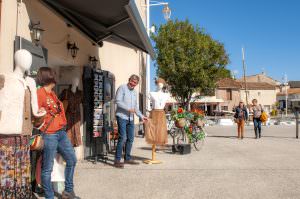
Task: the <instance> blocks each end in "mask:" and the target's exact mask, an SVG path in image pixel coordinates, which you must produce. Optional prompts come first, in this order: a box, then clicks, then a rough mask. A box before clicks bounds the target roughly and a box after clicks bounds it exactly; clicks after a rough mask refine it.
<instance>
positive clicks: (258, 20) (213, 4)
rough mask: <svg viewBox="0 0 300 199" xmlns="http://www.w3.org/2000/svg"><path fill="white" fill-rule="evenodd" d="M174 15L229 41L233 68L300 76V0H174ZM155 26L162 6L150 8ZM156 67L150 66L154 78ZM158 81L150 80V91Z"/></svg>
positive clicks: (161, 20)
mask: <svg viewBox="0 0 300 199" xmlns="http://www.w3.org/2000/svg"><path fill="white" fill-rule="evenodd" d="M168 2H169V5H170V8H171V9H172V16H171V19H173V20H174V19H176V18H177V19H180V20H185V19H188V20H189V21H190V22H191V23H192V24H199V25H200V26H201V27H203V28H204V29H205V30H206V32H207V33H209V34H211V35H212V37H213V38H214V39H216V40H218V41H220V42H222V43H223V44H224V45H225V48H226V51H227V53H228V54H229V56H230V64H229V65H228V66H227V68H228V69H230V70H232V71H233V70H236V71H238V73H237V76H238V77H240V76H241V75H242V55H241V47H242V46H244V48H245V58H246V66H247V71H246V74H247V75H253V74H258V73H261V72H262V71H263V70H264V71H265V72H266V74H267V75H268V76H270V77H272V78H274V79H277V80H279V81H282V78H283V76H284V74H285V73H286V74H287V77H288V80H300V70H299V69H300V0H169V1H168ZM150 13H151V15H150V24H155V25H157V26H159V25H160V24H162V23H165V20H164V18H163V15H162V7H160V6H158V7H156V6H155V7H151V8H150ZM154 77H155V69H154V66H153V63H152V64H151V79H152V80H153V78H154ZM153 89H154V83H153V81H152V82H151V90H153Z"/></svg>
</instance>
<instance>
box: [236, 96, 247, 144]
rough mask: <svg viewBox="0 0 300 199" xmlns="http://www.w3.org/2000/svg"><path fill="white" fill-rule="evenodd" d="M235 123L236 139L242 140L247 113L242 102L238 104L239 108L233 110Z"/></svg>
mask: <svg viewBox="0 0 300 199" xmlns="http://www.w3.org/2000/svg"><path fill="white" fill-rule="evenodd" d="M234 118H235V121H236V123H237V126H238V139H239V138H241V139H243V138H244V129H245V121H247V120H248V112H247V108H246V107H245V105H244V103H243V102H240V103H239V106H237V107H236V108H235V115H234Z"/></svg>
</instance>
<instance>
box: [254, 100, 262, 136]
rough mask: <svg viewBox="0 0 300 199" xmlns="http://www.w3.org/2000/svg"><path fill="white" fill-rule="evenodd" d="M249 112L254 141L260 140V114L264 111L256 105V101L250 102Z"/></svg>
mask: <svg viewBox="0 0 300 199" xmlns="http://www.w3.org/2000/svg"><path fill="white" fill-rule="evenodd" d="M251 110H252V112H253V123H254V132H255V139H258V138H261V120H260V116H261V113H262V112H263V111H264V110H263V108H262V106H261V105H260V104H259V105H258V104H257V99H253V100H252V106H251Z"/></svg>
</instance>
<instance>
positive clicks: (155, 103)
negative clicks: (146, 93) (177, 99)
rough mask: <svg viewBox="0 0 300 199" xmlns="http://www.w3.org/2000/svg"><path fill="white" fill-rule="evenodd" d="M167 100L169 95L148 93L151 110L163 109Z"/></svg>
mask: <svg viewBox="0 0 300 199" xmlns="http://www.w3.org/2000/svg"><path fill="white" fill-rule="evenodd" d="M169 98H170V95H169V93H164V92H162V91H157V92H150V100H151V102H152V109H164V108H165V105H166V103H167V101H168V99H169Z"/></svg>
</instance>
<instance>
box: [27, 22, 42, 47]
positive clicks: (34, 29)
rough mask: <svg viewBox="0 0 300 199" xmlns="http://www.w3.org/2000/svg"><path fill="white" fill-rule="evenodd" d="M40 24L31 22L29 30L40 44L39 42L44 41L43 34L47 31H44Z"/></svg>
mask: <svg viewBox="0 0 300 199" xmlns="http://www.w3.org/2000/svg"><path fill="white" fill-rule="evenodd" d="M40 24H41V23H40V22H38V23H36V24H34V23H32V22H30V25H29V28H30V30H31V33H32V35H33V39H34V41H35V42H36V43H38V42H39V41H41V40H42V34H43V32H44V31H45V30H44V29H42V28H41V27H40Z"/></svg>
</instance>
